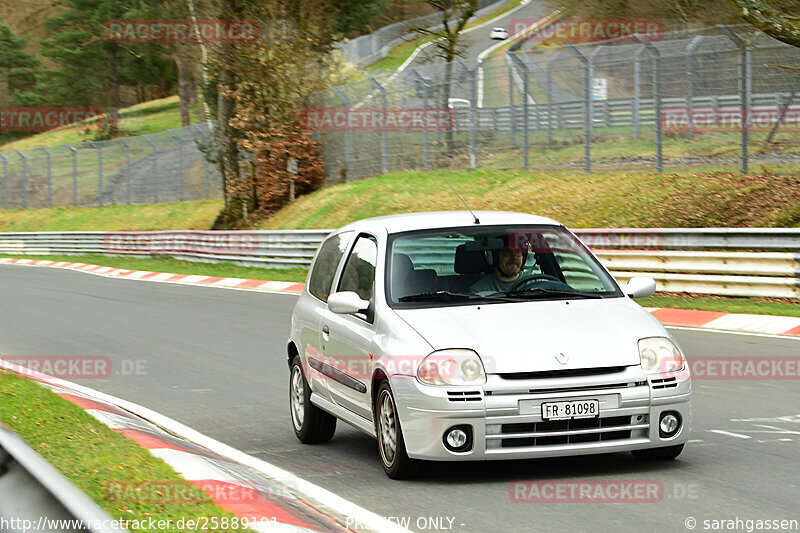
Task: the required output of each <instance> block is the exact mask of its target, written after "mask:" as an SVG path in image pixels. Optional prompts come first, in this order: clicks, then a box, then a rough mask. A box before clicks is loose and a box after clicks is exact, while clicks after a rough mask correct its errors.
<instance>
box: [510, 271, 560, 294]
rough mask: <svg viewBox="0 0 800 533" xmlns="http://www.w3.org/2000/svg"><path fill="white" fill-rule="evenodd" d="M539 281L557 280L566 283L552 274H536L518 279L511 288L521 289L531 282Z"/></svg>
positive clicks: (514, 289) (513, 289)
mask: <svg viewBox="0 0 800 533" xmlns="http://www.w3.org/2000/svg"><path fill="white" fill-rule="evenodd" d="M539 281H555V282H558V283H561V284H563V283H564V282H563V281H561V280H560V279H558V278H557V277H556V276H552V275H550V274H534V275H533V276H525V277H524V278H520V279H518V280H517V281H515V282H514V284H513V285H511V288H510V289H509V290H512V291H519V290H522V289H523V288H525V287H527V285H528V284H529V283H535V282H539Z"/></svg>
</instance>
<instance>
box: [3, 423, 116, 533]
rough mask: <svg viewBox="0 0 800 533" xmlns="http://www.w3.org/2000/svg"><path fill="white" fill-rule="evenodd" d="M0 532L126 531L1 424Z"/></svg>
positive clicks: (110, 532) (100, 532)
mask: <svg viewBox="0 0 800 533" xmlns="http://www.w3.org/2000/svg"><path fill="white" fill-rule="evenodd" d="M0 531H4V532H6V531H7V532H9V533H23V532H30V531H90V532H93V533H122V532H127V530H126V529H121V528H119V522H118V521H115V520H113V519H112V518H111V516H110V515H108V513H106V512H105V511H104V510H103V509H102V508H100V506H99V505H97V504H96V503H95V502H94V501H93V500H92V499H90V498H89V497H88V496H87V495H85V494H84V493H83V492H81V491H80V490H78V488H76V487H75V486H74V485H73V484H72V483H70V482H69V481H68V480H67V478H65V477H64V476H63V475H61V473H60V472H58V471H57V470H56V469H55V468H54V467H53V466H52V465H51V464H50V463H48V462H47V461H45V460H44V459H43V458H42V457H41V456H40V455H39V454H37V453H36V452H35V451H34V450H33V448H31V447H30V446H28V444H27V443H26V442H25V441H24V440H22V438H20V437H19V436H18V435H17V434H15V433H13V432H11V430H9V429H8V428H7V427H5V426H4V425H3V424H0Z"/></svg>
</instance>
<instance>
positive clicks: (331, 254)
mask: <svg viewBox="0 0 800 533" xmlns="http://www.w3.org/2000/svg"><path fill="white" fill-rule="evenodd" d="M349 235H350V234H349V233H340V234H339V235H335V236H333V237H331V238H330V239H328V240H326V241H325V242H324V243H322V247H321V248H320V250H319V255H317V260H316V261H315V262H314V268H313V270H312V271H311V278H310V279H309V281H308V292H310V293H311V294H313V295H314V296H316V297H317V298H319V299H320V300H322V301H323V302H327V301H328V295H329V294H330V293H331V286H332V285H333V277H334V276H335V275H336V267H337V266H338V265H339V261H340V260H341V258H342V255H344V251H345V246H347V242H348V240H349V239H348V236H349Z"/></svg>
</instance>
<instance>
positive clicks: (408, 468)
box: [375, 381, 416, 479]
mask: <svg viewBox="0 0 800 533" xmlns="http://www.w3.org/2000/svg"><path fill="white" fill-rule="evenodd" d="M375 418H376V423H375V426H376V428H375V429H376V430H377V433H378V450H379V451H380V455H381V463H383V470H384V472H386V475H387V476H389V477H390V478H391V479H404V478H408V477H411V476H412V475H413V474H414V472H415V471H416V463H415V461H414V460H413V459H410V458H409V457H408V454H407V453H406V442H405V439H404V438H403V429H402V428H401V427H400V417H399V416H398V415H397V406H396V404H395V402H394V396H393V395H392V389H391V387H389V383H388V382H386V381H383V382H382V383H381V385H380V387H378V395H377V403H376V404H375Z"/></svg>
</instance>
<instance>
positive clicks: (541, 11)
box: [409, 0, 552, 67]
mask: <svg viewBox="0 0 800 533" xmlns="http://www.w3.org/2000/svg"><path fill="white" fill-rule="evenodd" d="M551 11H552V10H551V9H548V8H547V6H545V5H544V4H543V3H542V2H541V1H540V0H531V2H529V3H528V4H527V5H526V6H524V7H522V8H521V9H519V10H518V11H514V12H513V13H510V14H506V15H504V16H503V17H502V18H500V19H498V20H496V21H494V22H492V23H491V24H489V25H486V26H482V27H480V28H478V29H475V30H471V31H469V30H468V31H467V32H466V33H464V34H463V36H462V39H463V43H464V47H465V48H464V49H463V52H464V57H463V59H462V61H464V63H465V64H468V65H474V64H475V63H477V62H478V55H480V53H481V52H483V51H484V50H485V49H487V48H489V47H490V46H493V45H496V44H498V43H499V42H500V41H499V40H492V39H490V38H489V33H491V31H492V28H495V27H502V28H505V29H507V30H508V31H509V36H511V35H513V34H514V33H515V31H517V30H515V29H514V27H512V26H511V24H512V23H514V22H518V21H523V22H525V24H524V25H525V26H529V25H531V24H533V23H534V22H536V20H538V19H540V18H542V17H545V16H547V15H548V14H549V13H550V12H551ZM515 26H516V24H515ZM432 50H433V46H429V47H427V48H426V49H424V50H423V51H422V52H420V53H419V55H418V56H417V57H416V58H415V59H414V61H412V62H411V63H410V64H409V67H417V66H420V65H424V64H426V63H428V62H430V60H431V52H432Z"/></svg>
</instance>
